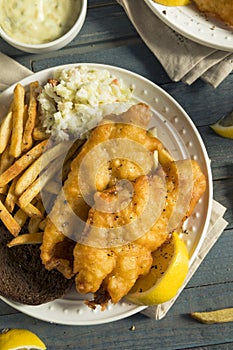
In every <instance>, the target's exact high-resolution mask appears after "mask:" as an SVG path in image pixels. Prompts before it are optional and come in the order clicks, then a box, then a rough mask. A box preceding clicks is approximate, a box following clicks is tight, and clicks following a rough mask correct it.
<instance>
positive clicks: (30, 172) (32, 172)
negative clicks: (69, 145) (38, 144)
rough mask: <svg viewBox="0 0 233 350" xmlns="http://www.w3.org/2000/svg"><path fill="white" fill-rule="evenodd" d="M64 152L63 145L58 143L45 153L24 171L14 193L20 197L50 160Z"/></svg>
mask: <svg viewBox="0 0 233 350" xmlns="http://www.w3.org/2000/svg"><path fill="white" fill-rule="evenodd" d="M65 152H66V147H65V146H64V144H63V143H58V144H57V145H55V146H54V147H52V148H50V149H48V150H47V151H45V152H44V153H43V154H42V155H41V156H40V157H39V158H38V159H37V160H35V162H34V163H32V164H31V166H30V167H29V168H28V169H27V170H25V172H24V173H23V174H22V175H21V177H20V178H19V180H18V181H17V184H16V186H15V192H16V194H17V195H18V196H20V195H22V193H23V192H24V191H25V190H26V189H27V188H28V186H29V185H30V184H32V183H33V182H34V181H35V180H36V178H37V177H38V175H39V174H40V173H41V171H42V170H43V169H45V168H46V166H47V165H48V164H49V163H51V161H52V160H54V159H56V158H57V157H58V156H60V155H61V154H63V153H65Z"/></svg>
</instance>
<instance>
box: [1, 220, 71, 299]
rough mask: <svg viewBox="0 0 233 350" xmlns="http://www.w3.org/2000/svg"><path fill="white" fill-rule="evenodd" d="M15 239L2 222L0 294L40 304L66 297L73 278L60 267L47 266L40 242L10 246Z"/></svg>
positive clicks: (8, 297)
mask: <svg viewBox="0 0 233 350" xmlns="http://www.w3.org/2000/svg"><path fill="white" fill-rule="evenodd" d="M11 239H12V236H11V234H10V233H9V232H8V231H7V229H6V228H5V227H4V226H3V225H2V224H1V223H0V295H1V296H3V297H6V298H7V299H10V300H12V301H16V302H19V303H22V304H28V305H40V304H43V303H46V302H49V301H52V300H54V299H57V298H61V297H62V296H64V294H65V293H66V292H67V291H68V290H69V288H70V287H71V284H72V280H68V279H66V278H65V277H64V276H63V275H62V274H61V273H60V272H58V271H57V270H52V271H48V270H46V269H45V267H44V265H43V264H42V262H41V259H40V246H39V245H38V244H34V245H32V244H30V245H20V246H15V247H12V248H8V247H7V243H8V242H9V241H10V240H11Z"/></svg>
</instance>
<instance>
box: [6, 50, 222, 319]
mask: <svg viewBox="0 0 233 350" xmlns="http://www.w3.org/2000/svg"><path fill="white" fill-rule="evenodd" d="M0 67H4V69H0V91H1V90H3V89H5V88H7V87H9V86H10V85H12V84H14V83H15V82H17V81H19V80H20V79H23V78H25V77H27V76H29V75H31V74H33V72H32V71H30V70H29V69H27V68H25V67H24V66H22V65H21V64H19V63H17V62H16V61H14V60H13V59H11V58H10V57H8V56H6V55H4V54H2V53H0ZM225 210H226V209H225V208H224V207H223V206H222V205H221V204H219V203H218V202H216V201H213V209H212V215H211V220H210V225H209V229H208V232H207V234H206V237H205V240H204V242H203V245H202V247H201V249H200V252H199V254H198V256H197V258H196V259H195V261H194V262H193V264H192V266H191V267H190V270H189V274H188V276H187V279H186V280H185V282H184V284H183V286H182V288H181V289H180V292H179V293H178V295H177V296H176V297H175V298H174V299H172V300H171V301H169V302H167V303H164V304H161V305H159V306H155V307H148V308H147V309H145V310H143V311H142V313H143V314H145V315H147V316H149V317H153V318H155V319H161V318H162V317H164V316H165V315H166V313H167V312H168V311H169V309H170V307H171V306H172V305H173V303H174V302H175V300H176V299H177V297H178V296H179V294H180V293H181V291H182V290H183V288H184V287H185V286H186V284H187V283H188V281H189V280H190V279H191V277H192V276H193V274H194V273H195V271H196V270H197V268H198V267H199V265H200V264H201V262H202V261H203V259H204V258H205V256H206V254H207V253H208V252H209V250H210V249H211V248H212V246H213V245H214V243H215V242H216V241H217V239H218V238H219V237H220V235H221V233H222V232H223V230H224V228H225V227H226V225H227V222H226V221H225V220H224V219H223V214H224V212H225Z"/></svg>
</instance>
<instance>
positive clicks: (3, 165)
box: [0, 145, 14, 174]
mask: <svg viewBox="0 0 233 350" xmlns="http://www.w3.org/2000/svg"><path fill="white" fill-rule="evenodd" d="M13 162H14V157H13V156H11V155H10V145H8V146H7V147H6V148H5V150H4V152H3V153H2V156H1V162H0V174H2V173H3V172H4V171H5V170H6V169H7V168H9V167H10V166H11V164H12V163H13Z"/></svg>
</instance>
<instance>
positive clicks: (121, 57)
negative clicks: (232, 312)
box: [0, 0, 233, 350]
mask: <svg viewBox="0 0 233 350" xmlns="http://www.w3.org/2000/svg"><path fill="white" fill-rule="evenodd" d="M0 50H1V52H3V53H5V54H7V55H9V56H10V57H12V58H14V59H16V60H17V61H18V62H20V63H21V64H23V65H25V66H26V67H28V68H30V69H31V70H32V71H33V72H38V71H40V70H42V69H45V68H47V67H52V66H57V65H60V64H67V63H76V62H94V63H107V64H111V65H117V66H119V67H123V68H126V69H128V70H131V71H133V72H136V73H139V74H140V75H142V76H144V77H146V78H149V79H150V80H151V81H153V82H154V83H156V84H158V85H159V86H160V87H161V88H162V89H164V90H166V91H167V92H168V93H169V94H171V95H172V96H173V97H174V98H175V99H176V100H177V101H178V102H179V103H180V104H181V106H182V107H183V108H184V109H185V110H186V111H187V113H188V114H189V116H190V117H191V118H192V120H193V122H194V123H195V125H196V126H197V128H198V130H199V132H200V134H201V136H202V138H203V140H204V143H205V145H206V148H207V151H208V154H209V157H210V158H211V160H212V163H211V166H212V172H213V181H214V198H215V199H216V200H217V201H219V202H220V203H222V204H223V205H224V206H226V207H227V212H226V214H225V218H226V220H227V221H228V222H229V225H228V226H227V228H226V229H225V231H224V233H223V234H222V236H221V238H220V239H219V240H218V242H217V243H216V245H215V246H214V248H213V249H212V250H211V252H210V253H209V254H208V256H207V257H206V259H205V260H204V262H203V263H202V264H201V266H200V268H199V269H198V271H197V272H196V274H195V275H194V277H193V278H192V279H191V281H190V282H189V284H188V285H187V287H186V288H185V289H184V291H183V292H182V294H181V296H180V297H179V298H178V300H177V301H176V303H175V305H174V306H173V307H172V309H171V310H170V311H169V313H168V314H167V315H166V317H165V318H164V319H162V320H160V321H156V320H153V319H151V318H148V317H146V316H144V315H142V314H136V315H134V316H131V317H128V318H125V319H123V320H120V321H116V322H112V323H108V324H103V325H98V326H63V325H57V324H50V323H47V322H43V321H39V320H37V319H35V318H31V317H29V316H26V315H25V314H23V313H20V312H18V311H16V310H15V309H13V308H11V307H10V306H8V305H7V304H5V303H4V302H0V328H27V329H30V330H32V331H35V332H36V333H37V334H38V335H39V336H40V337H41V338H42V339H43V340H44V342H45V343H46V344H47V347H48V349H50V350H55V349H56V350H58V349H61V350H63V349H70V350H71V349H73V350H78V349H81V350H102V349H108V350H113V349H114V350H116V349H117V350H118V349H122V350H126V349H134V350H142V349H144V350H151V349H205V350H209V349H213V350H219V349H224V350H227V349H233V323H225V324H214V325H204V324H201V323H198V322H197V321H195V320H193V319H192V318H191V317H190V316H189V314H190V312H193V311H205V310H214V309H218V308H225V307H232V306H233V254H232V250H233V249H232V248H233V142H232V140H229V139H224V138H221V137H219V136H217V135H215V134H214V133H213V131H212V130H211V129H210V127H209V125H210V124H212V123H213V122H215V121H216V120H217V119H218V118H220V117H221V116H222V115H224V114H226V113H229V112H230V111H231V110H233V89H232V86H233V74H231V75H230V76H229V77H228V78H227V79H226V80H225V81H224V82H223V83H222V84H221V85H220V86H219V87H218V88H217V89H213V88H212V87H211V86H209V85H207V84H206V83H204V82H203V81H201V80H199V81H197V82H196V83H194V84H193V85H192V86H187V85H185V84H183V83H174V82H172V81H171V80H170V79H169V78H168V76H167V75H166V73H165V72H164V70H163V68H162V67H161V65H160V63H159V62H158V61H157V60H156V58H155V57H154V56H153V54H152V53H151V52H150V51H149V49H148V48H147V47H146V45H145V44H144V43H143V42H142V40H141V39H140V38H139V36H138V34H137V33H136V31H135V30H134V28H133V27H132V25H131V24H130V22H129V20H128V19H127V17H126V15H125V13H124V11H123V10H122V8H121V7H120V6H119V5H118V4H117V3H116V2H115V1H111V0H90V1H89V6H88V13H87V18H86V22H85V24H84V26H83V28H82V30H81V32H80V34H79V35H78V36H77V37H76V38H75V39H74V40H73V41H72V42H71V43H70V44H69V45H68V46H67V47H65V48H63V49H61V50H60V51H57V52H50V53H44V54H37V55H32V54H26V53H23V52H21V51H18V50H16V49H14V48H12V47H10V46H9V45H8V44H7V43H5V42H4V41H3V40H0ZM0 69H2V67H0ZM132 326H133V327H132Z"/></svg>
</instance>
